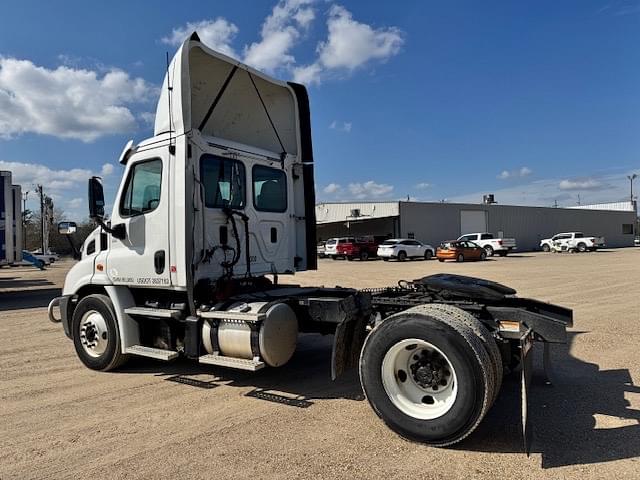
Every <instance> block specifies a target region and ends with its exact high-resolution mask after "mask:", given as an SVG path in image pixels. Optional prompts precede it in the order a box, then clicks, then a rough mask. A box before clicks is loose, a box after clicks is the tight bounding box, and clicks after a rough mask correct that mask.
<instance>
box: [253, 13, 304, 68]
mask: <svg viewBox="0 0 640 480" xmlns="http://www.w3.org/2000/svg"><path fill="white" fill-rule="evenodd" d="M313 2H314V0H280V1H279V2H278V3H277V4H276V5H275V6H274V7H273V10H272V11H271V14H270V15H269V16H268V17H267V18H266V19H265V21H264V23H263V24H262V31H261V32H260V36H261V38H260V40H259V41H257V42H254V43H252V44H251V45H248V46H245V48H244V62H245V63H246V64H248V65H251V66H252V67H255V68H257V69H259V70H264V71H266V72H269V73H273V72H274V71H275V70H277V69H278V68H281V67H290V68H293V66H294V64H295V58H294V57H293V55H291V53H290V50H291V49H292V48H293V47H294V45H295V43H296V42H297V41H298V39H299V38H300V36H301V35H302V32H301V30H303V29H306V28H307V27H308V26H309V24H310V23H311V22H312V21H313V19H314V18H315V13H314V11H313V9H312V8H311V7H310V6H309V5H310V4H311V3H313Z"/></svg>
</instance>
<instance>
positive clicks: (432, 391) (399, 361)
mask: <svg viewBox="0 0 640 480" xmlns="http://www.w3.org/2000/svg"><path fill="white" fill-rule="evenodd" d="M423 352H424V354H423ZM423 356H424V357H423ZM416 357H418V359H416ZM423 358H429V359H431V360H430V362H429V363H430V365H431V367H433V366H434V365H435V364H438V365H441V366H442V368H441V369H437V368H436V369H433V368H429V367H426V366H425V365H424V360H423ZM415 364H419V365H421V366H423V367H424V368H426V369H427V370H431V372H432V373H433V372H436V371H438V370H441V374H440V376H437V375H434V376H433V377H432V378H433V380H434V383H435V380H436V379H438V378H439V379H440V381H439V382H438V385H437V387H433V386H424V384H422V385H421V384H420V383H419V382H418V381H417V379H418V378H420V379H421V380H424V379H425V376H424V375H422V376H419V375H418V376H416V374H415V367H414V368H412V365H415ZM403 372H404V373H403ZM444 372H448V375H447V374H444ZM420 373H424V372H420ZM382 385H383V387H384V390H385V392H386V393H387V396H388V397H389V399H390V400H391V403H393V405H395V406H396V407H397V408H398V409H399V410H400V411H401V412H402V413H404V414H406V415H408V416H410V417H413V418H417V419H420V420H433V419H436V418H439V417H442V416H443V415H445V414H446V413H447V412H448V411H449V410H451V407H453V404H454V403H455V401H456V397H457V395H458V379H457V377H456V372H455V370H454V368H453V366H452V365H451V362H450V361H449V359H448V357H447V356H446V355H445V354H444V353H443V352H442V350H440V349H439V348H438V347H436V346H435V345H433V344H431V343H429V342H426V341H425V340H421V339H417V338H408V339H405V340H402V341H400V342H398V343H396V344H395V345H393V346H392V347H391V348H390V349H389V350H388V351H387V353H386V354H385V356H384V358H383V360H382Z"/></svg>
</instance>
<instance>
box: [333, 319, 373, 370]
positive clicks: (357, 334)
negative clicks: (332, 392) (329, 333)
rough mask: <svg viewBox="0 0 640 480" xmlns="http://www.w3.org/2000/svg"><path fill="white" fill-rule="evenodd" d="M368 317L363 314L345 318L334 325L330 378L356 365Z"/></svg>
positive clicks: (365, 333)
mask: <svg viewBox="0 0 640 480" xmlns="http://www.w3.org/2000/svg"><path fill="white" fill-rule="evenodd" d="M367 322H368V318H367V317H366V316H365V315H358V316H357V317H355V318H354V317H351V318H349V317H348V318H347V319H346V320H344V321H343V322H341V323H339V324H338V326H337V327H336V333H335V335H334V336H333V349H332V352H331V379H332V380H335V379H336V378H338V377H339V376H340V375H342V374H343V373H344V372H346V371H347V370H349V369H351V368H354V367H357V366H358V361H359V359H360V350H361V349H362V345H363V344H364V340H365V338H366V336H367V331H366V327H367Z"/></svg>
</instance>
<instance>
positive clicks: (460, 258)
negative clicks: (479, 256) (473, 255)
mask: <svg viewBox="0 0 640 480" xmlns="http://www.w3.org/2000/svg"><path fill="white" fill-rule="evenodd" d="M456 262H458V263H462V262H464V255H463V254H459V255H458V256H457V257H456Z"/></svg>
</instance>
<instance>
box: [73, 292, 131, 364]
mask: <svg viewBox="0 0 640 480" xmlns="http://www.w3.org/2000/svg"><path fill="white" fill-rule="evenodd" d="M71 332H72V335H73V345H74V347H75V349H76V353H77V354H78V357H79V358H80V360H81V361H82V363H84V364H85V365H86V366H87V367H89V368H91V369H92V370H102V371H108V370H113V369H114V368H117V367H119V366H121V365H122V364H124V362H125V361H126V360H127V356H126V355H124V354H123V353H122V351H121V349H120V332H119V331H118V324H117V322H116V317H115V313H114V310H113V304H112V303H111V300H110V299H109V297H108V296H106V295H101V294H94V295H88V296H86V297H84V298H83V299H82V300H80V301H79V302H78V305H77V306H76V308H75V310H74V312H73V319H72V323H71Z"/></svg>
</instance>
